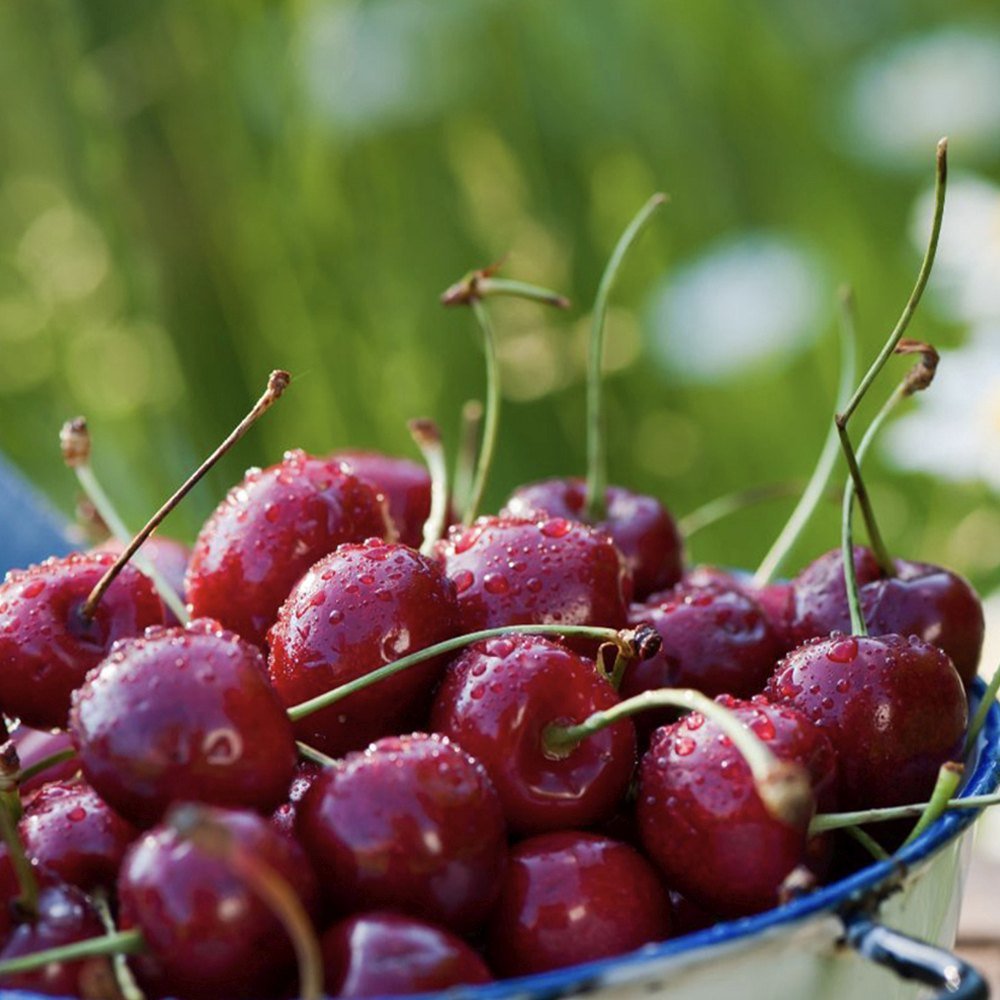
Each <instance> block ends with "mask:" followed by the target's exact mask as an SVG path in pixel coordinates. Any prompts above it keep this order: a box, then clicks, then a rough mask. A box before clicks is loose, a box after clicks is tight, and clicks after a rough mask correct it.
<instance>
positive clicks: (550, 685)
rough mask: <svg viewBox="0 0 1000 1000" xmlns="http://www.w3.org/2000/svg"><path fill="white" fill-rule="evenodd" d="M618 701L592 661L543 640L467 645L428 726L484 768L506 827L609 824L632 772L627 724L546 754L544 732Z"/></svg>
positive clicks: (520, 637)
mask: <svg viewBox="0 0 1000 1000" xmlns="http://www.w3.org/2000/svg"><path fill="white" fill-rule="evenodd" d="M617 703H618V697H617V695H616V694H615V691H614V689H613V688H612V687H611V684H610V683H609V682H608V680H607V679H606V678H605V677H603V676H602V675H601V674H600V673H598V671H597V668H596V666H595V665H594V663H593V661H591V660H587V659H584V658H583V657H582V656H580V655H579V654H577V653H575V652H573V651H572V650H570V649H567V648H566V647H564V646H561V645H559V644H557V643H554V642H552V641H550V640H548V639H545V638H542V637H541V636H529V635H515V634H512V635H510V636H504V637H501V638H496V639H488V640H486V641H484V642H479V643H476V644H475V645H472V646H469V647H468V648H467V649H466V650H465V651H464V652H463V653H462V655H461V656H459V657H458V658H457V659H456V660H454V661H453V662H452V663H451V664H450V665H449V666H448V669H447V671H446V673H445V677H444V680H443V682H442V684H441V688H440V690H439V691H438V693H437V697H436V698H435V701H434V706H433V709H432V711H431V725H432V728H433V729H434V730H435V731H437V732H441V733H444V734H445V735H446V736H449V737H450V738H451V739H453V740H455V742H456V743H458V744H459V745H460V746H462V747H464V748H465V749H466V750H467V751H468V752H469V753H471V754H472V755H473V756H474V757H476V758H477V759H478V760H480V761H482V763H483V765H484V766H485V768H486V770H487V771H488V772H489V775H490V778H491V779H492V780H493V784H494V785H495V786H496V789H497V792H498V793H499V795H500V800H501V802H502V803H503V810H504V815H505V816H506V818H507V823H508V825H509V826H510V828H511V829H512V830H513V831H515V832H517V833H536V832H540V831H544V830H553V829H560V828H566V827H573V826H577V827H581V826H589V825H591V824H594V823H599V822H601V821H602V820H605V819H608V818H609V817H610V816H611V814H612V813H614V811H615V809H616V807H617V805H618V803H619V802H620V800H621V799H622V798H623V797H624V795H625V791H626V789H627V787H628V782H629V779H630V778H631V775H632V770H633V768H634V766H635V729H634V727H633V725H632V723H631V722H630V721H628V720H624V721H623V722H620V723H617V724H616V725H614V726H611V727H609V728H607V729H603V730H601V731H600V732H598V733H595V734H594V735H593V736H590V737H588V738H587V739H585V740H583V741H581V742H580V743H579V744H578V745H577V746H575V747H574V748H573V749H570V750H566V751H559V752H554V751H552V750H550V749H549V748H547V746H546V744H545V740H544V737H545V732H546V729H547V727H549V726H550V725H553V724H565V723H576V722H582V721H583V720H584V719H586V718H588V717H589V716H590V715H591V714H592V713H594V712H595V711H599V710H601V709H607V708H610V707H611V706H613V705H615V704H617Z"/></svg>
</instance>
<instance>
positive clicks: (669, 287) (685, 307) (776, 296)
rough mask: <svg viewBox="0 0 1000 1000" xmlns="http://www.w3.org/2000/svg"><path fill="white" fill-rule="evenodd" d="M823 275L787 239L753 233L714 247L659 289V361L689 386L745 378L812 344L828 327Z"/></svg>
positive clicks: (654, 314)
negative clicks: (754, 368)
mask: <svg viewBox="0 0 1000 1000" xmlns="http://www.w3.org/2000/svg"><path fill="white" fill-rule="evenodd" d="M824 289H825V282H824V280H823V277H822V270H821V268H820V266H819V264H818V262H817V261H816V259H815V258H814V257H813V256H812V254H811V253H809V251H807V250H805V249H804V248H803V247H801V246H800V245H798V244H797V243H795V242H794V241H793V240H791V239H790V238H788V237H786V236H779V235H775V234H769V233H747V234H744V235H742V236H739V237H737V238H735V239H729V240H726V241H724V242H722V243H718V244H716V245H715V246H713V247H710V248H709V249H708V250H707V251H706V252H705V253H704V254H702V255H701V256H700V257H698V258H696V259H695V260H693V261H691V262H689V263H687V264H683V265H681V267H680V268H678V269H677V270H676V271H675V272H674V273H673V274H672V275H668V276H667V277H666V278H665V279H664V280H663V281H662V282H661V283H660V285H659V286H658V287H657V288H656V289H655V290H654V291H653V293H652V296H651V299H650V303H649V308H648V311H647V316H648V328H647V337H648V340H649V344H650V348H651V350H652V353H653V356H654V357H655V358H656V359H657V361H658V362H659V363H660V364H661V365H662V366H663V367H664V368H665V369H667V370H668V371H670V372H673V373H674V374H676V375H677V376H679V377H680V378H683V379H687V380H689V381H694V382H700V381H712V380H714V379H719V378H725V377H727V376H731V375H736V374H739V373H741V372H742V371H743V370H744V369H745V368H746V366H747V365H748V364H756V363H763V362H766V361H769V360H771V359H773V358H774V357H776V356H778V355H782V354H786V353H789V352H791V351H793V350H799V349H801V348H802V347H805V346H806V345H807V344H809V343H810V342H811V341H812V340H813V339H814V337H815V336H816V334H817V333H818V332H819V331H820V329H821V326H822V316H823V310H824V308H825V302H826V294H825V290H824Z"/></svg>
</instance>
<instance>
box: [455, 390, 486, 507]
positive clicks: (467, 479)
mask: <svg viewBox="0 0 1000 1000" xmlns="http://www.w3.org/2000/svg"><path fill="white" fill-rule="evenodd" d="M482 426H483V404H482V403H481V402H480V401H479V400H478V399H470V400H468V401H467V402H466V403H465V405H464V406H463V407H462V429H461V435H460V438H459V445H458V457H457V459H456V462H455V488H454V493H453V495H454V502H455V507H456V509H457V510H462V511H464V510H465V509H466V508H467V507H468V505H469V497H470V496H471V495H472V476H473V473H474V472H475V468H476V452H477V451H478V450H479V432H480V430H481V429H482Z"/></svg>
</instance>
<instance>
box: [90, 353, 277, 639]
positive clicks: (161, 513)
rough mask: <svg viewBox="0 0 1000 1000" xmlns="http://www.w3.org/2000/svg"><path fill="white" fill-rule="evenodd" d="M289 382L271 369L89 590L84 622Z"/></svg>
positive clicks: (272, 403) (273, 402)
mask: <svg viewBox="0 0 1000 1000" xmlns="http://www.w3.org/2000/svg"><path fill="white" fill-rule="evenodd" d="M290 381H291V376H290V375H289V374H288V372H286V371H282V370H280V369H278V370H275V371H273V372H271V374H270V376H269V377H268V380H267V388H266V389H265V390H264V393H263V395H262V396H261V397H260V399H258V400H257V402H256V403H254V405H253V408H252V409H251V410H250V412H249V413H248V414H247V415H246V416H245V417H244V418H243V419H242V420H241V421H240V422H239V423H238V424H237V425H236V427H234V428H233V430H232V431H231V432H230V434H229V436H228V437H227V438H226V439H225V441H223V442H222V444H220V445H219V447H218V448H216V449H215V451H213V452H212V454H211V455H209V456H208V458H206V459H205V461H204V462H202V463H201V465H199V466H198V468H197V469H195V471H194V472H193V473H192V474H191V475H190V476H189V477H188V478H187V480H186V481H185V482H184V484H183V485H182V486H181V487H180V489H178V490H177V491H176V492H175V493H174V494H173V496H171V497H170V499H169V500H167V502H166V503H165V504H164V505H163V506H162V507H161V508H160V509H159V510H158V511H157V512H156V513H155V514H154V515H153V516H152V517H151V518H150V519H149V520H148V521H147V522H146V524H145V526H144V527H143V528H142V530H141V531H140V532H139V534H138V535H136V536H135V538H133V539H132V541H131V542H130V543H129V544H128V545H126V546H125V550H124V551H123V552H122V554H121V555H120V556H119V557H118V558H117V559H116V560H115V563H114V565H112V566H110V567H109V568H108V571H107V572H106V573H105V574H104V576H102V577H101V579H100V580H98V581H97V586H95V587H94V589H93V590H92V591H91V592H90V596H89V597H88V598H87V600H86V602H85V603H84V605H83V607H82V608H81V609H80V614H81V615H82V617H83V619H84V620H85V621H90V620H91V619H92V618H93V617H94V612H95V611H96V610H97V605H98V604H100V602H101V598H102V597H103V596H104V594H105V591H107V589H108V587H110V586H111V584H112V582H113V581H114V579H115V577H116V576H117V575H118V574H119V573H120V572H121V570H122V567H123V566H124V565H125V564H126V563H127V562H128V561H129V560H130V559H131V558H132V556H134V555H135V553H136V552H137V551H138V549H139V547H140V546H141V545H142V543H143V542H144V541H145V540H146V539H147V538H149V536H150V535H151V534H152V533H153V532H154V531H155V530H156V529H157V528H158V527H159V526H160V523H161V522H162V521H163V519H164V518H165V517H166V516H167V515H168V514H169V513H170V512H171V511H172V510H173V509H174V508H175V507H176V506H177V505H178V504H179V503H180V502H181V500H183V499H184V497H186V496H187V495H188V493H190V492H191V490H192V489H193V488H194V487H195V486H196V485H197V483H198V482H199V481H200V480H201V478H202V477H203V476H204V475H205V473H207V472H208V470H209V469H211V468H212V466H213V465H215V463H216V462H217V461H218V460H219V459H220V458H221V457H222V456H223V455H224V454H225V453H226V452H227V451H229V449H230V448H231V447H232V446H233V445H234V444H236V442H237V441H239V439H240V438H241V437H243V435H244V434H246V432H247V431H248V430H250V428H251V427H252V426H253V425H254V424H255V423H256V422H257V421H258V420H259V419H260V418H261V417H262V416H263V415H264V414H265V413H266V412H267V411H268V410H269V409H270V408H271V407H272V406H273V405H274V404H275V403H276V402H277V401H278V399H279V398H280V397H281V394H282V393H283V392H284V391H285V389H287V388H288V383H289V382H290Z"/></svg>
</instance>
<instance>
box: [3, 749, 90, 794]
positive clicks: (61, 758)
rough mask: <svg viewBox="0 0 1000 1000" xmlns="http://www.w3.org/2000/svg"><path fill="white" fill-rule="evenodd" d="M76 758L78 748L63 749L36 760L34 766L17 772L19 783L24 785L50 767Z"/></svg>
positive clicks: (30, 765) (31, 765)
mask: <svg viewBox="0 0 1000 1000" xmlns="http://www.w3.org/2000/svg"><path fill="white" fill-rule="evenodd" d="M75 756H76V747H63V749H62V750H56V752H55V753H50V754H49V755H48V756H47V757H42V759H41V760H36V761H35V763H34V764H29V765H28V766H27V767H22V768H21V770H20V771H18V772H17V783H18V784H19V785H23V784H24V782H26V781H28V780H29V779H30V778H34V777H35V776H36V775H39V774H41V773H42V772H43V771H47V770H48V769H49V768H50V767H55V766H56V765H58V764H62V763H65V762H66V761H67V760H72V759H73V758H74V757H75Z"/></svg>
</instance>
